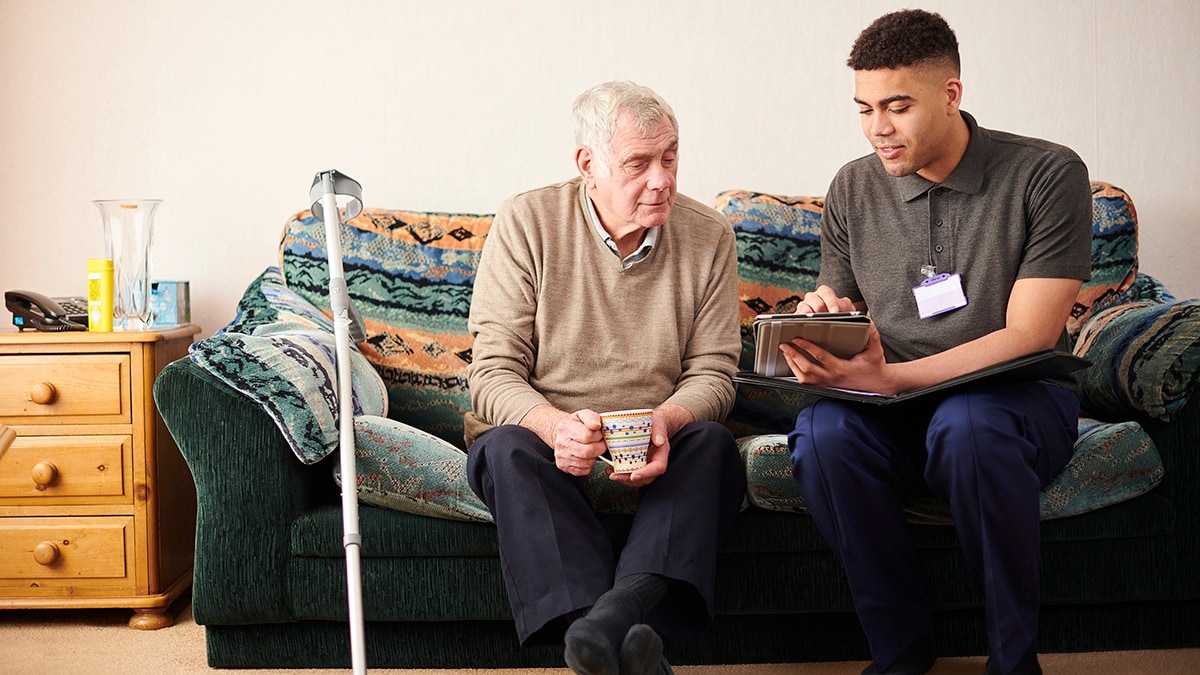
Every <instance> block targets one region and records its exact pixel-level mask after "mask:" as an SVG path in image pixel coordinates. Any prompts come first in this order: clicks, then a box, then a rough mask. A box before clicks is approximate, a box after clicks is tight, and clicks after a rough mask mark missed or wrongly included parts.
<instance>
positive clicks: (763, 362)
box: [754, 312, 871, 377]
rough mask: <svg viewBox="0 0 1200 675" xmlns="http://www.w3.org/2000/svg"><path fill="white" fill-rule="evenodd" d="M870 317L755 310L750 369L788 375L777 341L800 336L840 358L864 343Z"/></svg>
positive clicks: (789, 371)
mask: <svg viewBox="0 0 1200 675" xmlns="http://www.w3.org/2000/svg"><path fill="white" fill-rule="evenodd" d="M870 332H871V319H870V317H868V316H867V314H866V313H865V312H827V313H824V314H759V315H758V316H756V317H754V372H755V373H756V374H758V375H762V376H763V377H783V376H787V375H791V373H792V371H791V369H790V368H788V365H787V361H786V360H785V359H784V358H783V353H782V352H780V351H779V345H780V344H781V343H783V342H791V341H792V340H793V339H794V338H797V337H801V338H804V339H805V340H808V341H809V342H815V343H817V344H819V345H821V347H823V348H825V349H826V350H828V351H829V352H830V353H831V354H833V355H834V356H836V357H838V358H840V359H848V358H850V357H852V356H854V355H855V354H857V353H859V352H861V351H862V350H863V349H864V348H865V347H866V346H867V337H868V336H869V335H870Z"/></svg>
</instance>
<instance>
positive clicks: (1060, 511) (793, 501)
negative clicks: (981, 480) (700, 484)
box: [738, 419, 1163, 524]
mask: <svg viewBox="0 0 1200 675" xmlns="http://www.w3.org/2000/svg"><path fill="white" fill-rule="evenodd" d="M738 445H739V448H740V449H741V451H742V455H743V457H744V458H745V461H746V485H747V494H748V495H749V498H750V503H751V504H753V505H755V506H757V507H759V508H762V509H768V510H771V511H788V512H793V513H806V512H807V506H806V505H805V503H804V496H803V495H802V494H800V487H799V485H798V484H797V483H796V481H795V479H794V478H792V466H791V460H790V459H789V454H788V445H787V437H786V436H784V435H782V434H774V435H763V436H752V437H749V438H742V439H739V441H738ZM1162 478H1163V463H1162V458H1161V457H1159V454H1158V450H1157V449H1156V448H1155V447H1154V442H1153V441H1152V440H1151V439H1150V437H1149V436H1148V435H1147V434H1146V432H1145V431H1143V430H1142V428H1141V426H1139V425H1138V423H1137V422H1121V423H1116V424H1108V423H1104V422H1099V421H1096V420H1092V419H1080V420H1079V440H1077V441H1076V442H1075V452H1074V454H1073V455H1072V456H1071V461H1070V462H1069V463H1068V464H1067V467H1066V468H1065V469H1063V472H1062V473H1061V474H1059V476H1058V477H1057V478H1056V479H1054V481H1053V482H1052V483H1051V484H1050V485H1048V486H1046V489H1044V490H1043V491H1042V498H1041V512H1042V520H1051V519H1054V518H1065V517H1067V516H1075V515H1079V514H1082V513H1087V512H1089V511H1094V510H1096V509H1100V508H1103V507H1105V506H1109V505H1111V504H1116V503H1119V502H1123V501H1126V500H1128V499H1133V498H1134V497H1137V496H1139V495H1142V494H1145V493H1147V492H1149V491H1150V490H1152V489H1154V487H1155V486H1156V485H1158V484H1159V482H1160V481H1161V480H1162ZM907 511H908V513H909V521H910V522H914V523H929V524H949V523H950V522H952V521H951V518H950V512H949V506H948V505H947V504H946V502H945V501H944V500H941V499H934V498H929V499H921V500H917V501H914V502H913V503H912V504H910V505H909V506H908V508H907Z"/></svg>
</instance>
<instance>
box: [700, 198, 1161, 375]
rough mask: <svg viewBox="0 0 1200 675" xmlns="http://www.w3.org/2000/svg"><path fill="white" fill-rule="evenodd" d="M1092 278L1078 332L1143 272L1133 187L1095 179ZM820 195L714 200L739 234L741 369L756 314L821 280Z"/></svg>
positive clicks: (1074, 322) (1077, 314) (779, 306)
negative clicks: (1129, 188) (1118, 185)
mask: <svg viewBox="0 0 1200 675" xmlns="http://www.w3.org/2000/svg"><path fill="white" fill-rule="evenodd" d="M1091 186H1092V278H1091V280H1090V281H1087V282H1085V283H1084V285H1083V288H1082V289H1080V291H1079V295H1078V297H1077V298H1076V301H1075V307H1074V309H1073V310H1072V312H1071V318H1070V319H1069V320H1068V321H1067V329H1068V330H1069V331H1070V333H1071V335H1072V336H1076V335H1078V334H1079V330H1080V328H1082V326H1083V324H1084V323H1086V322H1087V320H1088V319H1089V318H1091V316H1092V315H1093V314H1095V313H1096V312H1099V311H1101V310H1103V309H1105V308H1107V307H1111V306H1112V305H1114V304H1117V303H1119V302H1121V301H1123V300H1124V299H1125V294H1126V292H1127V291H1129V289H1130V287H1132V286H1133V283H1134V280H1135V279H1136V278H1137V272H1138V259H1137V212H1136V211H1135V210H1134V207H1133V200H1132V199H1130V197H1129V194H1128V193H1126V192H1125V191H1124V190H1122V189H1121V188H1119V187H1116V186H1114V185H1111V184H1109V183H1103V182H1099V181H1093V182H1092V184H1091ZM824 206H825V202H824V199H823V198H822V197H788V196H782V195H771V194H765V193H762V192H750V191H746V190H729V191H726V192H722V193H721V194H720V195H718V196H717V199H716V203H715V207H716V209H717V210H718V211H720V212H721V213H723V214H725V217H726V218H728V219H729V222H730V225H732V226H733V230H734V232H735V233H736V234H737V246H738V296H739V299H740V300H741V327H742V363H741V367H742V369H743V370H749V369H751V368H749V367H748V366H752V365H753V358H754V357H753V354H754V352H753V335H752V326H753V322H754V316H755V315H756V314H760V313H766V312H789V311H792V310H793V309H794V308H795V307H796V304H797V303H798V302H799V301H800V299H801V297H803V295H804V293H805V292H807V291H810V290H812V289H813V288H815V287H816V279H817V272H818V271H819V270H820V267H821V213H822V211H823V209H824Z"/></svg>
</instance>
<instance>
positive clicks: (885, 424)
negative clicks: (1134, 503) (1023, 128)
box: [780, 10, 1091, 673]
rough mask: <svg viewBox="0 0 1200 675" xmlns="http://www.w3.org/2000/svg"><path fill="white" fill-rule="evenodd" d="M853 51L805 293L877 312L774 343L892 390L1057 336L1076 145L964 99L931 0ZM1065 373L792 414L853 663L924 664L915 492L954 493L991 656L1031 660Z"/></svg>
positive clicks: (887, 19) (927, 617) (1083, 191)
mask: <svg viewBox="0 0 1200 675" xmlns="http://www.w3.org/2000/svg"><path fill="white" fill-rule="evenodd" d="M848 65H849V66H850V67H851V68H853V69H854V83H855V93H854V101H855V103H856V104H857V105H858V109H859V114H860V115H861V118H862V128H863V133H864V134H865V135H866V137H867V140H868V141H869V142H870V143H871V145H872V147H873V148H874V154H873V155H868V156H866V157H862V158H860V159H858V160H855V161H853V162H850V163H849V164H847V165H846V166H844V167H843V168H842V169H841V170H840V171H839V172H838V174H837V176H836V177H835V178H834V180H833V182H832V184H831V185H830V188H829V192H828V195H827V198H826V203H825V211H824V216H823V219H822V223H821V256H822V258H821V271H820V275H819V278H818V288H817V289H816V290H815V291H813V292H811V293H807V294H806V295H805V296H804V299H803V302H801V303H800V307H799V309H798V310H797V311H802V312H803V311H811V312H829V311H846V310H851V309H857V310H867V311H870V313H871V316H872V318H873V319H874V323H875V326H876V328H875V329H873V330H872V334H871V337H870V340H869V342H868V346H867V348H866V349H865V350H864V351H863V352H862V353H860V354H858V355H856V356H854V357H853V358H851V359H845V360H843V359H838V358H836V357H834V356H833V355H831V354H829V353H828V352H826V351H824V350H822V349H821V348H820V347H818V346H817V345H815V344H812V343H810V342H807V341H803V340H797V341H796V343H795V344H794V345H791V344H785V345H781V346H780V349H781V350H782V351H783V352H784V354H785V356H786V358H787V361H788V364H789V366H790V367H791V370H792V372H793V374H794V375H795V376H796V377H797V378H799V379H800V380H801V381H803V382H807V383H812V384H819V385H828V386H836V387H843V388H848V389H857V390H866V391H876V392H881V393H887V394H891V393H897V392H902V391H907V390H910V389H915V388H918V387H921V386H924V385H929V384H934V383H936V382H940V381H943V380H946V379H949V378H951V377H955V376H957V375H962V374H964V373H967V372H970V371H973V370H977V369H979V368H983V367H985V366H989V365H992V364H995V363H998V362H1000V361H1004V360H1006V359H1010V358H1013V357H1016V356H1019V355H1022V354H1026V353H1029V352H1033V351H1037V350H1042V349H1049V348H1054V347H1057V348H1060V349H1066V348H1067V344H1068V343H1067V335H1066V333H1065V329H1064V326H1065V323H1066V320H1067V317H1068V314H1069V312H1070V309H1071V306H1072V303H1073V302H1074V299H1075V297H1076V295H1077V294H1078V292H1079V289H1080V286H1081V284H1082V282H1083V281H1084V280H1086V279H1088V278H1089V275H1090V260H1089V255H1090V241H1091V239H1090V235H1091V202H1090V192H1089V186H1088V175H1087V168H1086V167H1085V166H1084V164H1083V162H1082V161H1081V160H1080V159H1079V157H1078V156H1077V155H1076V154H1075V153H1074V152H1072V151H1071V150H1070V149H1068V148H1065V147H1063V146H1061V145H1056V144H1053V143H1049V142H1046V141H1042V140H1038V139H1033V138H1025V137H1020V136H1015V135H1012V134H1007V133H1002V132H997V131H991V130H988V129H984V128H981V127H979V126H978V125H977V124H976V122H975V119H974V118H972V117H971V116H970V115H968V114H967V113H966V112H963V111H961V110H960V108H959V106H960V104H961V102H962V95H963V84H962V82H961V81H960V80H959V56H958V42H957V39H956V38H955V35H954V32H953V31H952V30H951V29H950V27H949V26H948V25H947V24H946V22H945V21H944V20H943V19H942V17H940V16H938V15H937V14H931V13H929V12H924V11H920V10H905V11H900V12H895V13H892V14H888V15H886V16H883V17H881V18H879V19H877V20H876V21H875V22H874V23H872V24H871V25H870V26H868V27H867V28H866V29H865V30H864V31H863V32H862V33H861V34H860V35H859V37H858V39H857V41H856V42H855V44H854V47H853V49H852V51H851V53H850V58H849V61H848ZM801 350H804V351H806V352H808V354H809V355H811V356H812V357H813V358H807V357H806V356H805V355H804V352H802V351H801ZM1073 385H1074V380H1073V378H1070V377H1067V378H1060V379H1057V380H1055V381H1036V382H1035V381H1027V382H1010V383H1003V384H997V383H980V384H975V385H970V386H965V387H961V388H956V389H954V390H952V391H950V392H949V393H938V394H931V395H929V396H925V397H921V398H919V399H916V400H914V401H912V402H908V403H904V404H898V405H892V406H882V407H879V406H871V405H864V404H856V403H850V402H842V401H837V400H834V399H822V400H820V401H819V402H817V403H816V404H815V405H814V406H812V407H810V408H807V409H805V410H804V411H802V412H801V413H800V414H799V416H798V417H797V420H796V427H795V429H794V430H793V431H792V433H791V434H790V435H789V438H788V441H789V445H790V447H791V453H792V467H793V473H794V475H795V477H796V480H797V481H799V483H800V487H801V490H802V492H803V494H804V496H805V499H806V500H807V502H808V505H809V507H810V510H811V512H812V515H813V518H814V519H815V521H816V523H817V526H818V527H819V528H820V530H821V532H822V534H823V535H824V537H825V538H826V540H827V541H828V542H829V544H830V546H831V548H832V549H833V550H834V552H835V553H836V554H837V555H838V557H839V559H840V560H841V561H842V564H843V566H844V567H845V570H846V575H847V578H848V579H849V582H850V587H851V590H852V592H853V596H854V603H855V608H856V610H857V612H858V617H859V620H860V622H861V623H862V626H863V629H864V631H865V632H866V635H867V638H868V640H869V643H870V647H871V656H872V659H873V663H872V664H871V665H870V666H869V667H868V668H867V669H866V670H865V671H864V672H865V673H924V672H926V671H928V670H929V669H930V668H931V667H932V666H933V663H934V661H935V659H936V651H935V646H934V644H933V640H932V635H931V630H930V626H931V622H932V613H931V609H930V605H929V602H928V600H927V599H926V597H925V593H924V590H923V588H922V581H921V575H920V572H919V571H918V568H917V560H916V555H915V553H914V549H913V546H912V544H911V542H910V541H909V539H908V535H907V528H906V525H905V517H904V512H903V508H902V507H903V505H904V502H905V501H906V500H907V499H909V498H911V497H913V496H917V495H921V494H928V493H934V494H937V495H940V496H942V497H945V498H946V499H947V500H948V501H949V502H950V507H951V509H952V513H953V517H954V523H955V527H956V529H957V533H958V535H959V539H960V541H961V542H962V547H963V553H964V555H965V558H966V561H967V563H968V565H969V567H970V569H971V571H972V573H973V575H974V577H975V579H976V580H977V582H978V584H979V586H980V588H981V589H982V590H983V594H984V601H985V603H986V617H987V630H988V643H989V648H990V658H989V661H988V665H987V672H988V673H1038V672H1041V670H1040V667H1039V666H1038V660H1037V645H1036V638H1037V621H1038V609H1039V581H1038V562H1039V557H1040V544H1041V541H1040V530H1039V502H1038V495H1039V492H1040V490H1041V489H1042V487H1044V486H1045V485H1047V484H1048V483H1049V482H1050V481H1051V480H1052V479H1053V478H1054V476H1055V475H1056V474H1058V473H1059V472H1060V471H1061V470H1062V468H1063V467H1064V466H1065V465H1066V463H1067V460H1068V459H1069V458H1070V456H1071V451H1072V448H1073V444H1074V441H1075V436H1076V418H1077V416H1078V409H1079V403H1078V401H1077V399H1076V398H1075V394H1074V393H1073Z"/></svg>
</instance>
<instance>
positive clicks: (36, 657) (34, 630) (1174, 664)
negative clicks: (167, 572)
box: [0, 596, 1200, 675]
mask: <svg viewBox="0 0 1200 675" xmlns="http://www.w3.org/2000/svg"><path fill="white" fill-rule="evenodd" d="M191 609H192V608H191V603H190V602H189V600H188V597H187V596H184V597H183V598H180V599H179V601H177V602H176V604H175V606H174V607H172V612H173V613H174V614H175V625H173V626H171V627H169V628H164V629H162V630H157V631H137V630H132V629H130V628H129V627H128V625H127V622H128V621H129V617H130V612H128V611H126V610H116V609H112V610H108V609H106V610H3V611H0V673H3V674H5V675H73V674H75V673H79V674H81V675H82V674H85V673H86V674H88V675H91V674H98V675H106V674H108V673H145V674H147V675H157V674H158V673H165V674H172V675H174V674H179V675H188V674H191V673H209V674H210V675H211V674H213V673H218V672H220V673H229V674H230V675H243V674H244V675H254V674H260V675H265V674H267V673H271V674H277V673H280V672H282V671H279V670H221V671H218V670H214V669H212V668H209V667H208V666H207V664H206V663H205V656H204V629H203V627H201V626H197V625H196V623H195V622H194V621H192V612H191ZM983 663H984V658H983V657H976V658H952V659H942V660H940V661H939V662H938V664H937V666H936V667H935V668H934V669H933V670H932V671H931V674H932V675H968V674H974V675H977V674H978V673H982V672H983ZM368 665H370V664H368ZM865 666H866V663H865V662H841V663H794V664H773V665H758V664H754V665H733V666H680V667H678V668H676V673H678V675H785V674H787V675H791V674H793V673H797V674H799V675H857V674H858V673H860V672H861V671H862V669H863V667H865ZM1042 668H1043V670H1045V672H1046V674H1047V675H1056V674H1062V675H1066V674H1068V673H1070V674H1075V673H1081V674H1087V675H1133V674H1139V673H1145V674H1146V675H1151V674H1153V675H1177V674H1178V675H1185V674H1188V675H1192V674H1196V673H1200V649H1184V650H1170V651H1139V652H1101V653H1087V654H1046V655H1043V656H1042ZM289 672H292V673H304V674H309V675H328V674H329V673H334V672H338V671H337V670H328V669H326V670H321V669H314V670H299V671H289ZM347 672H349V671H348V669H347ZM370 672H372V673H380V674H381V675H388V674H390V675H435V674H436V673H453V674H454V675H484V674H494V675H500V674H504V675H568V671H567V669H566V668H531V669H517V670H514V669H503V670H495V669H464V670H452V671H446V670H392V669H371V670H370Z"/></svg>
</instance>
